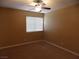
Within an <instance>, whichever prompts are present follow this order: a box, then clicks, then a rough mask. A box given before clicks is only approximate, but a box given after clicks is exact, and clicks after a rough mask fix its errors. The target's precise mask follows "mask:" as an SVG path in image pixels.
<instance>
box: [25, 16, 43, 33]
mask: <svg viewBox="0 0 79 59" xmlns="http://www.w3.org/2000/svg"><path fill="white" fill-rule="evenodd" d="M27 17H36V18H42V19H43V24H42V25H43V28H42V31H27ZM26 32H44V17H37V16H26Z"/></svg>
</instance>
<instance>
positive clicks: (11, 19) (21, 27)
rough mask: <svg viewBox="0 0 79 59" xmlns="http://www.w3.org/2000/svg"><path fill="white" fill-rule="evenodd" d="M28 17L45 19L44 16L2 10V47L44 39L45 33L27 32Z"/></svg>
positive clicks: (0, 14) (0, 9)
mask: <svg viewBox="0 0 79 59" xmlns="http://www.w3.org/2000/svg"><path fill="white" fill-rule="evenodd" d="M26 16H35V17H43V14H39V13H33V12H26V11H21V10H16V9H9V8H0V47H1V46H7V45H12V44H16V43H21V42H24V41H34V40H39V39H41V38H42V35H43V32H33V33H27V32H26Z"/></svg>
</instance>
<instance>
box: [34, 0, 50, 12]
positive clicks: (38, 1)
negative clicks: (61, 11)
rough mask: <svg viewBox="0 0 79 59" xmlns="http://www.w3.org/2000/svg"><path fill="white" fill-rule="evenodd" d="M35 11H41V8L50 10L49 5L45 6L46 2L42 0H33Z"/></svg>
mask: <svg viewBox="0 0 79 59" xmlns="http://www.w3.org/2000/svg"><path fill="white" fill-rule="evenodd" d="M33 2H34V3H35V4H34V7H35V11H37V12H42V11H43V10H47V11H50V10H51V8H50V7H46V4H45V3H44V2H43V1H42V0H33Z"/></svg>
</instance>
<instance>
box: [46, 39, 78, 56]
mask: <svg viewBox="0 0 79 59" xmlns="http://www.w3.org/2000/svg"><path fill="white" fill-rule="evenodd" d="M45 42H46V43H48V44H49V45H52V46H55V47H57V48H59V49H62V50H64V51H66V52H69V53H71V54H73V55H76V56H79V53H76V52H74V51H72V50H69V49H67V48H64V47H62V46H60V45H57V44H55V43H51V42H49V41H46V40H45Z"/></svg>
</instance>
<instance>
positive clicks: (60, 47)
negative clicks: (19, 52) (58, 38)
mask: <svg viewBox="0 0 79 59" xmlns="http://www.w3.org/2000/svg"><path fill="white" fill-rule="evenodd" d="M41 41H43V42H46V43H48V44H49V45H52V46H55V47H57V48H59V49H62V50H64V51H66V52H69V53H71V54H73V55H76V56H79V53H76V52H74V51H72V50H69V49H67V48H64V47H62V46H60V45H57V44H55V43H51V42H49V41H46V40H36V41H30V42H24V43H19V44H15V45H10V46H4V47H0V50H3V49H7V48H12V47H18V46H22V45H26V44H32V43H37V42H41Z"/></svg>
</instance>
